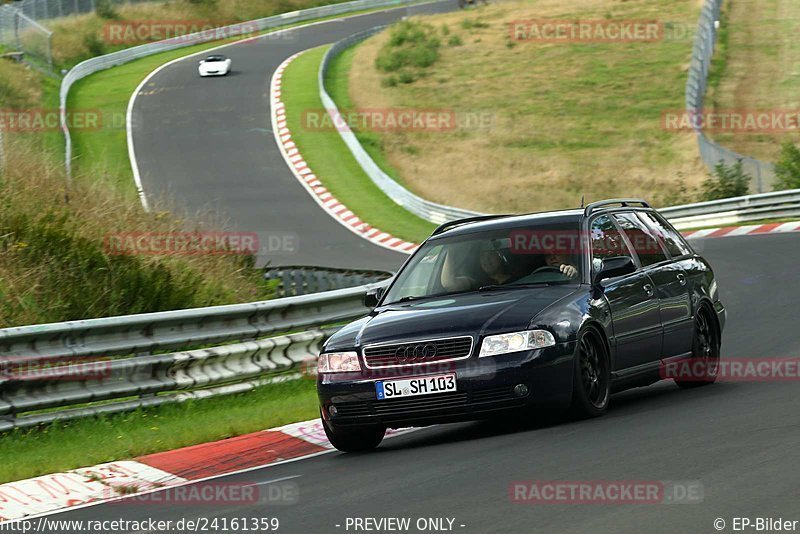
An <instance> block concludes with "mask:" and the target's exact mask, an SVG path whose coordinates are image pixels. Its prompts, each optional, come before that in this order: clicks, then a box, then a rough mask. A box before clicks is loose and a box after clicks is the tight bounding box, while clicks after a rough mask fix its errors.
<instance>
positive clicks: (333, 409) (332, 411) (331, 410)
mask: <svg viewBox="0 0 800 534" xmlns="http://www.w3.org/2000/svg"><path fill="white" fill-rule="evenodd" d="M328 413H329V414H330V416H331V417H336V414H337V413H339V410H337V409H336V406H334V405H333V404H331V405H330V406H328Z"/></svg>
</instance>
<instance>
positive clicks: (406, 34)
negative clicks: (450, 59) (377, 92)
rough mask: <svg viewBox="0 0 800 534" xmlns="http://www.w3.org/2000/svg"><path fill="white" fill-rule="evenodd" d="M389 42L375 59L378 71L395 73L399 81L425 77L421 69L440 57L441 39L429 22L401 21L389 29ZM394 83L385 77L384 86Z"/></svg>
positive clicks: (405, 81)
mask: <svg viewBox="0 0 800 534" xmlns="http://www.w3.org/2000/svg"><path fill="white" fill-rule="evenodd" d="M389 31H390V33H389V41H388V42H387V43H386V44H385V45H383V47H382V48H381V49H380V51H379V52H378V56H377V57H376V58H375V67H376V68H377V69H378V70H381V71H383V72H387V73H394V74H396V75H397V80H396V81H399V82H400V83H411V82H413V81H414V80H416V79H418V78H420V77H422V76H424V69H426V68H428V67H430V66H431V65H433V64H434V63H436V61H437V60H438V59H439V47H440V46H441V42H440V41H439V38H438V37H437V36H436V28H435V27H433V26H431V25H430V24H423V23H421V22H416V21H409V20H404V21H402V22H400V23H398V24H395V25H394V26H392V28H391V29H390V30H389ZM396 81H395V82H390V81H388V80H384V82H385V85H392V84H394V83H396Z"/></svg>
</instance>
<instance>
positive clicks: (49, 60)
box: [47, 33, 53, 72]
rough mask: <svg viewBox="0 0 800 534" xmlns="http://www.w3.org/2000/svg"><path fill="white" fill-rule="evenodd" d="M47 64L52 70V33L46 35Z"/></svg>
mask: <svg viewBox="0 0 800 534" xmlns="http://www.w3.org/2000/svg"><path fill="white" fill-rule="evenodd" d="M47 66H48V67H49V68H50V72H52V71H53V34H52V33H51V34H50V35H48V36H47Z"/></svg>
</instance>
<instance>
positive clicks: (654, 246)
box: [614, 213, 668, 267]
mask: <svg viewBox="0 0 800 534" xmlns="http://www.w3.org/2000/svg"><path fill="white" fill-rule="evenodd" d="M614 219H616V221H617V223H618V224H619V225H620V227H621V228H622V231H623V232H625V235H626V236H628V240H629V241H630V242H631V245H632V246H633V250H635V251H636V255H637V256H639V261H640V262H641V264H642V267H647V266H648V265H653V264H654V263H658V262H661V261H665V260H667V259H668V258H667V254H666V252H665V251H664V249H663V248H662V246H661V243H660V242H659V239H658V236H656V234H655V232H654V231H653V230H651V229H650V228H648V227H647V226H646V225H645V224H644V223H643V222H642V221H641V220H639V218H638V217H636V215H635V214H633V213H616V214H614Z"/></svg>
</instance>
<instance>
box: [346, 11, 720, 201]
mask: <svg viewBox="0 0 800 534" xmlns="http://www.w3.org/2000/svg"><path fill="white" fill-rule="evenodd" d="M699 4H700V2H695V1H692V2H688V1H686V0H630V1H626V2H619V1H616V0H581V1H578V2H570V3H568V4H567V3H564V2H560V1H557V0H529V1H522V2H503V3H498V4H493V5H489V6H488V7H481V8H479V9H476V10H469V11H462V12H457V13H451V14H443V15H438V16H435V17H431V18H426V19H424V23H425V24H429V25H430V26H432V27H433V29H432V30H431V31H432V32H433V37H434V38H435V39H436V40H438V42H439V47H438V57H436V58H434V60H433V61H432V63H431V64H430V66H427V67H423V68H420V69H418V74H420V75H419V76H416V75H415V74H413V73H412V75H410V76H408V75H406V74H404V73H403V72H402V71H397V72H396V73H388V72H385V70H389V71H391V70H392V65H391V62H390V65H389V68H388V69H385V70H381V69H380V68H379V67H378V65H376V60H378V58H379V55H380V54H381V50H382V49H383V48H384V46H385V45H386V44H387V42H388V41H389V39H390V35H391V32H384V33H382V34H380V35H378V36H376V37H374V38H372V39H370V40H368V41H367V42H366V43H364V44H363V45H361V46H360V47H359V48H358V49H357V50H356V52H355V56H354V58H353V61H352V68H351V70H350V74H349V82H350V83H349V95H350V98H351V100H352V102H353V105H354V106H355V107H356V108H366V109H375V108H378V109H383V108H398V107H400V108H414V109H425V110H443V111H444V112H451V111H452V112H454V113H455V116H456V117H457V118H459V120H462V121H469V120H471V121H473V123H474V122H475V121H478V120H480V121H483V125H482V126H480V127H476V126H474V125H469V124H467V125H466V126H459V127H457V128H455V129H453V130H446V131H427V132H425V131H416V132H413V131H383V132H373V133H372V135H371V137H373V139H372V140H371V144H373V145H374V144H377V145H378V146H379V147H380V149H381V150H382V151H383V153H384V154H385V158H386V161H387V162H388V165H389V166H390V167H391V168H393V169H395V170H396V172H397V173H398V174H399V175H400V176H402V179H403V181H404V182H405V183H406V184H407V185H409V186H410V187H411V188H412V189H413V190H414V191H415V192H416V193H418V194H420V195H421V196H423V197H425V198H428V199H431V200H434V201H437V202H442V203H447V204H452V205H456V206H459V207H463V208H471V209H476V210H480V211H489V212H503V211H520V212H523V211H533V210H540V209H546V208H557V207H564V206H575V205H578V204H579V202H580V199H581V195H584V194H585V195H586V198H587V200H593V199H598V198H601V197H613V196H620V195H624V196H644V197H647V198H649V199H650V200H652V201H654V202H655V203H657V204H666V203H673V202H680V201H683V200H689V199H690V198H691V196H692V191H694V187H695V186H696V185H698V184H699V183H700V182H701V181H702V180H703V179H704V178H705V177H706V171H705V168H704V167H703V165H702V164H701V162H700V161H699V158H698V154H697V149H696V145H695V143H694V140H693V139H692V137H691V136H690V135H687V134H683V133H677V134H676V133H673V132H667V131H665V130H664V129H663V128H662V119H661V117H662V113H663V112H664V111H665V110H675V109H681V108H682V105H683V95H684V89H685V83H686V68H687V64H688V61H689V57H690V53H691V48H692V35H691V31H689V29H690V28H694V27H695V26H696V23H697V18H698V16H699ZM542 18H552V19H566V20H578V19H580V20H618V19H623V20H625V19H627V20H630V19H645V20H656V21H658V22H661V23H664V24H665V25H666V26H667V27H669V28H672V29H674V31H671V32H668V35H667V38H665V39H661V40H658V41H657V42H618V41H615V42H607V43H544V42H538V41H516V40H513V39H511V38H510V34H509V23H510V22H512V21H520V20H530V19H542ZM420 20H423V19H420ZM687 32H688V35H687V34H686V33H687ZM395 39H399V38H398V37H395ZM417 48H418V49H419V47H417ZM415 54H416V55H415ZM428 59H429V58H426V57H424V54H423V55H419V54H417V53H416V52H411V59H410V60H411V61H419V62H421V63H422V64H424V63H425V62H426V61H427V60H428ZM404 76H405V78H406V79H403V77H404ZM415 77H416V79H414V80H413V81H411V80H410V79H409V78H415ZM407 82H410V83H407ZM465 124H466V122H465Z"/></svg>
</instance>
